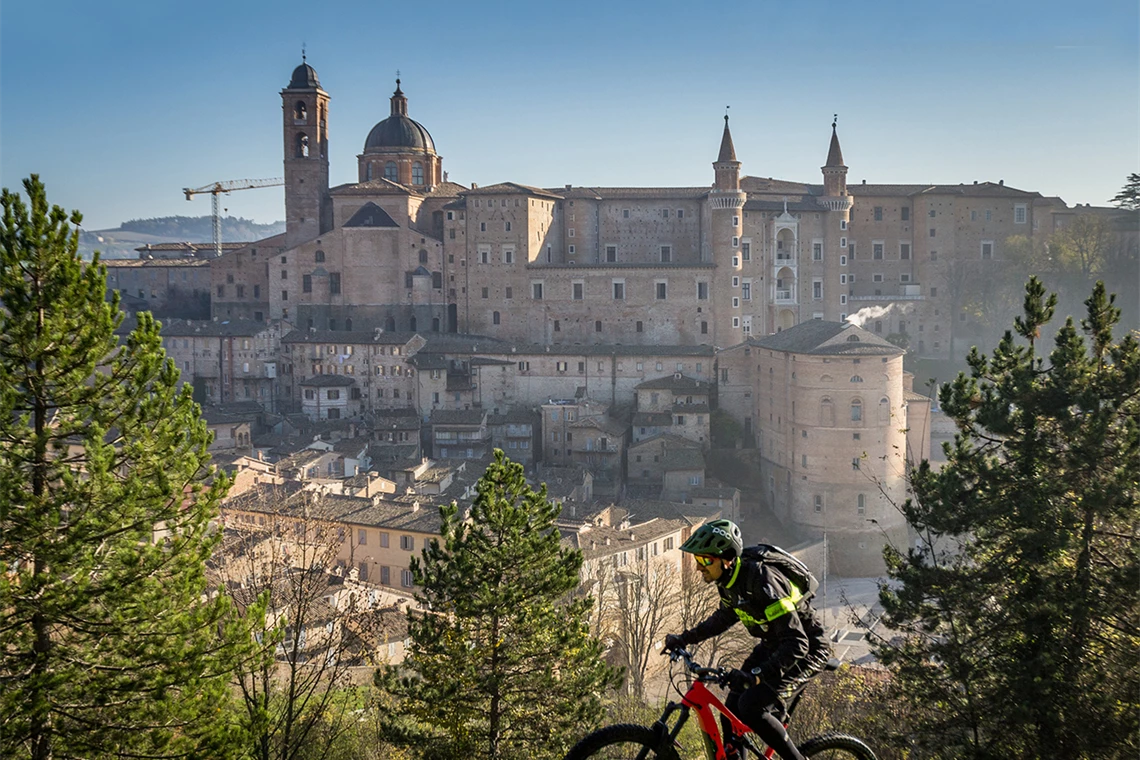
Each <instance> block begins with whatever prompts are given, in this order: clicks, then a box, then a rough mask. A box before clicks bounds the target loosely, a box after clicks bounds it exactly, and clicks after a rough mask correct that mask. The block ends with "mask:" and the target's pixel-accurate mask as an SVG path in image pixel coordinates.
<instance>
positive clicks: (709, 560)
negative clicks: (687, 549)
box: [693, 554, 724, 583]
mask: <svg viewBox="0 0 1140 760" xmlns="http://www.w3.org/2000/svg"><path fill="white" fill-rule="evenodd" d="M693 559H694V560H696V563H697V569H698V570H700V571H701V580H703V581H704V582H705V583H712V582H714V581H716V580H717V579H718V578H720V576H721V573H723V572H724V565H723V563H721V561H720V559H718V558H717V557H709V556H707V555H704V554H695V555H693Z"/></svg>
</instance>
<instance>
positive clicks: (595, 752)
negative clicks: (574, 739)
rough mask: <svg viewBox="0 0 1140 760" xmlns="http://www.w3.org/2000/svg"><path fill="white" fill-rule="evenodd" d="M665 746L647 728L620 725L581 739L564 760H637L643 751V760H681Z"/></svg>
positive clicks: (659, 738)
mask: <svg viewBox="0 0 1140 760" xmlns="http://www.w3.org/2000/svg"><path fill="white" fill-rule="evenodd" d="M664 741H665V742H668V739H666V740H664ZM662 744H663V742H662V738H661V736H660V735H659V734H658V733H657V732H655V731H653V730H651V729H649V728H646V727H645V726H635V725H633V724H630V723H619V724H618V725H616V726H606V727H605V728H601V729H598V730H597V731H595V732H594V733H592V734H590V735H589V736H587V737H585V738H584V739H582V740H581V741H580V742H578V743H577V744H575V745H574V747H573V748H572V749H571V750H570V752H569V753H568V754H567V755H566V757H565V760H587V758H592V760H634V758H636V757H638V754H639V753H641V752H642V751H644V752H645V754H644V755H643V756H642V757H643V758H644V760H679V758H678V757H677V753H676V751H675V750H674V749H673V747H672V745H670V744H664V746H662Z"/></svg>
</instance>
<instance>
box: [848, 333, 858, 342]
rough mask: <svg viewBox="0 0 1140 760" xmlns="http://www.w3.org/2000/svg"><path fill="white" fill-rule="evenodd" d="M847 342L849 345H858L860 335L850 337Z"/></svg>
mask: <svg viewBox="0 0 1140 760" xmlns="http://www.w3.org/2000/svg"><path fill="white" fill-rule="evenodd" d="M847 342H848V343H858V342H859V336H858V335H848V336H847Z"/></svg>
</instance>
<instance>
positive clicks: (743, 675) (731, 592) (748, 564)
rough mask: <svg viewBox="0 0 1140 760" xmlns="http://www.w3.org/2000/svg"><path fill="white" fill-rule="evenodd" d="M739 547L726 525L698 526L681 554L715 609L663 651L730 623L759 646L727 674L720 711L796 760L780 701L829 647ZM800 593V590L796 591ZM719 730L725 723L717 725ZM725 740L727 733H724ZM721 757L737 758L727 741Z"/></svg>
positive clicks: (777, 578) (802, 605) (804, 611)
mask: <svg viewBox="0 0 1140 760" xmlns="http://www.w3.org/2000/svg"><path fill="white" fill-rule="evenodd" d="M743 550H744V542H743V541H742V539H741V535H740V528H739V527H738V526H737V525H736V523H734V522H732V521H731V520H713V521H712V522H708V523H705V524H704V525H702V526H700V527H699V528H698V529H697V530H696V531H695V532H694V533H693V535H692V536H690V537H689V540H688V541H686V542H685V543H684V544H683V545H682V546H681V551H684V552H689V553H690V554H692V555H693V558H694V559H695V560H696V562H697V568H698V569H699V570H700V573H701V578H702V580H704V582H705V583H715V584H716V590H717V593H719V594H720V607H719V608H718V609H717V610H716V612H714V613H713V614H712V615H710V616H709V618H708V619H707V620H705V621H704V622H703V623H699V624H697V625H695V626H693V627H692V628H690V629H689V630H687V631H685V632H684V633H681V634H679V635H678V634H669V635H668V636H666V637H665V649H666V650H672V649H677V648H684V647H688V646H690V645H693V644H697V643H699V642H701V641H704V640H705V639H708V638H712V637H713V636H717V635H720V634H721V633H724V632H725V631H727V630H728V629H729V628H730V627H731V626H732V625H733V624H734V623H736V622H737V621H738V620H739V621H740V622H741V623H743V624H744V627H745V628H746V629H747V630H748V632H749V633H750V634H752V636H754V637H756V638H758V639H760V643H758V644H757V645H756V647H755V648H754V649H753V650H752V653H751V654H749V655H748V657H746V658H745V660H744V662H743V664H742V665H741V666H740V668H739V669H737V670H733V671H732V672H731V674H730V682H729V693H728V698H727V699H726V700H725V706H726V707H728V709H729V710H731V711H732V713H733V714H734V715H736V716H737V717H738V718H740V720H741V721H743V722H744V723H745V724H746V725H747V726H748V727H750V728H751V729H752V730H753V731H755V732H756V733H757V734H758V735H759V736H760V738H761V739H763V740H764V742H765V743H766V744H767V745H768V746H769V747H771V748H772V749H774V750H775V751H776V752H777V753H778V754H779V755H780V757H782V758H785V760H803V755H801V754H800V752H799V750H797V749H796V747H795V745H794V744H793V743H792V740H791V739H790V738H788V732H787V731H786V730H785V728H784V724H783V721H782V718H783V715H784V707H785V705H784V700H785V699H787V698H788V696H789V695H790V694H791V693H792V692H793V691H794V690H795V689H797V688H798V687H800V686H801V685H802V684H803V683H804V682H806V681H807V680H808V679H809V678H811V677H812V676H814V675H815V674H816V673H818V672H819V671H820V670H822V669H823V666H824V665H825V664H826V663H827V660H828V658H830V657H831V645H830V643H828V641H827V637H826V635H825V632H824V630H823V626H822V625H821V624H820V622H819V621H818V620H817V619H816V616H815V612H814V610H812V608H811V606H810V604H809V603H808V601H807V600H800V599H799V597H800V590H797V589H795V587H794V585H793V584H792V583H791V582H790V581H789V580H788V579H787V578H786V577H785V576H784V574H783V573H782V572H780V570H779V569H778V568H775V567H773V566H772V565H771V564H768V563H760V562H752V561H749V560H745V559H741V558H740V555H741V553H742V552H743ZM804 590H806V589H804ZM723 722H724V723H725V724H727V721H726V720H725V721H723ZM724 734H725V736H729V735H730V734H731V731H729V730H728V727H727V725H726V727H725V731H724ZM726 751H727V752H728V753H729V757H735V756H736V755H737V754H738V753H739V748H738V747H736V746H735V745H734V744H733V743H732V742H731V740H730V741H729V742H728V743H726Z"/></svg>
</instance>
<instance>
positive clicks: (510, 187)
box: [462, 182, 562, 200]
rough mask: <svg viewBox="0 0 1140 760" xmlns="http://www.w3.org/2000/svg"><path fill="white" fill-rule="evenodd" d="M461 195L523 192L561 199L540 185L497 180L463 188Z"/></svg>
mask: <svg viewBox="0 0 1140 760" xmlns="http://www.w3.org/2000/svg"><path fill="white" fill-rule="evenodd" d="M462 194H463V195H503V194H512V195H518V194H525V195H535V196H538V197H539V198H553V199H556V200H561V199H562V196H561V195H558V194H557V193H554V192H551V191H550V190H543V189H542V188H541V187H531V186H530V185H520V184H519V183H517V182H499V183H497V184H494V185H486V186H483V187H473V188H471V189H470V190H464V191H463V193H462Z"/></svg>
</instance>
